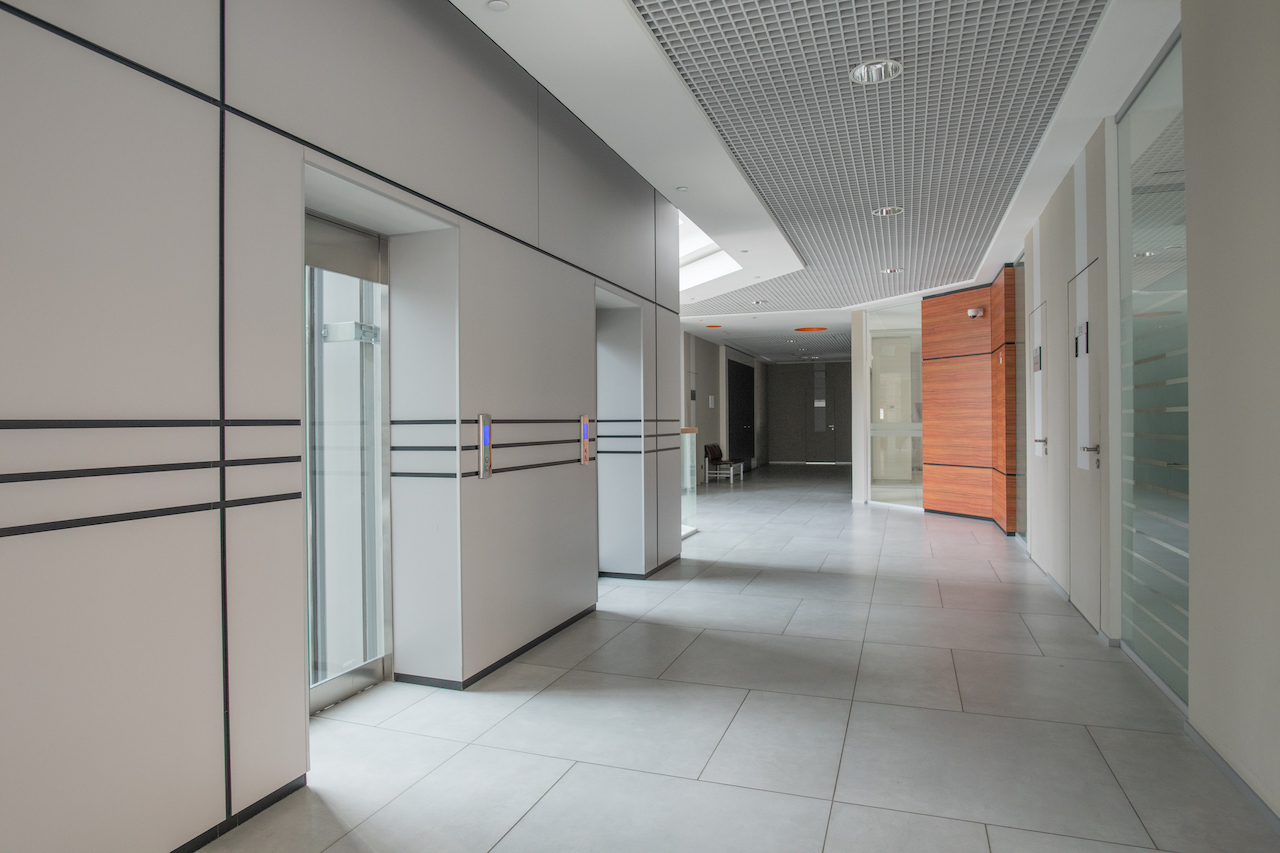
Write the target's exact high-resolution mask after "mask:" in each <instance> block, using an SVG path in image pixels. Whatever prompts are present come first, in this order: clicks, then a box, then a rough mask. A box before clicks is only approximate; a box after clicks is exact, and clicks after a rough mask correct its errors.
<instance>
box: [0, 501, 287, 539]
mask: <svg viewBox="0 0 1280 853" xmlns="http://www.w3.org/2000/svg"><path fill="white" fill-rule="evenodd" d="M301 498H302V492H288V493H285V494H281V495H263V496H261V497H256V498H236V499H235V500H229V501H211V502H209V503H203V504H187V505H186V506H167V507H163V508H161V509H144V510H138V511H137V512H118V513H114V514H112V515H95V516H90V517H88V518H68V519H65V520H63V521H42V522H40V523H38V524H19V525H17V526H15V527H0V537H4V536H23V535H26V534H28V533H46V532H48V531H51V530H69V529H71V528H74V527H92V526H94V525H98V524H114V523H116V522H119V521H137V520H139V519H143V518H162V517H164V516H166V515H185V514H187V513H191V512H207V511H209V510H215V509H217V510H222V509H234V508H235V507H241V506H253V505H255V504H266V503H275V502H277V501H295V500H300V499H301Z"/></svg>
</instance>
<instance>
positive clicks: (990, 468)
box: [923, 462, 996, 471]
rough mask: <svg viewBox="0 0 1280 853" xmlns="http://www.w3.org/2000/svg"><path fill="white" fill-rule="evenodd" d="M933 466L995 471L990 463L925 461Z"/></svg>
mask: <svg viewBox="0 0 1280 853" xmlns="http://www.w3.org/2000/svg"><path fill="white" fill-rule="evenodd" d="M923 464H925V465H928V466H929V467H931V468H977V469H979V470H981V471H994V470H996V469H994V468H992V467H991V466H990V465H953V464H952V463H950V462H925V463H923Z"/></svg>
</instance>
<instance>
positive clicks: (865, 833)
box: [823, 803, 988, 853]
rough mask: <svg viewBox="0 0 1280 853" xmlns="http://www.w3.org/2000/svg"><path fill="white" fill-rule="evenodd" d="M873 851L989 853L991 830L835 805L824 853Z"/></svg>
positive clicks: (853, 806) (934, 818) (965, 824)
mask: <svg viewBox="0 0 1280 853" xmlns="http://www.w3.org/2000/svg"><path fill="white" fill-rule="evenodd" d="M872 851H874V853H944V851H945V853H988V848H987V831H986V827H984V826H983V825H982V824H980V823H970V822H969V821H963V820H948V819H947V818H942V817H931V816H929V815H919V814H910V813H909V812H895V811H889V810H888V809H872V808H867V807H866V806H855V805H850V804H849V803H835V804H834V805H833V806H832V807H831V825H830V826H829V827H827V846H826V847H825V848H823V853H872Z"/></svg>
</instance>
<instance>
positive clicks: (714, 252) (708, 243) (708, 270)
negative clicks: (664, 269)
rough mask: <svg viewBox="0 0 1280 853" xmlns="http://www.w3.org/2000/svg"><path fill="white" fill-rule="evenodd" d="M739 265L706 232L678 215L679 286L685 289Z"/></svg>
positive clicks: (740, 265)
mask: <svg viewBox="0 0 1280 853" xmlns="http://www.w3.org/2000/svg"><path fill="white" fill-rule="evenodd" d="M740 269H742V264H740V263H738V262H737V261H735V260H734V259H733V258H732V257H731V256H730V255H729V253H728V252H726V251H725V250H724V249H721V248H720V246H719V245H717V244H716V241H715V240H712V239H711V238H710V237H708V236H707V233H706V232H705V231H703V230H702V229H701V228H699V227H698V226H697V225H694V224H693V221H692V220H691V219H689V217H687V216H685V215H684V214H683V213H681V214H680V289H681V290H688V289H689V288H690V287H695V286H696V285H699V284H704V283H706V282H708V281H713V280H714V279H717V278H720V276H722V275H728V274H729V273H731V272H737V271H738V270H740Z"/></svg>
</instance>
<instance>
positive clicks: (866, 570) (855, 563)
mask: <svg viewBox="0 0 1280 853" xmlns="http://www.w3.org/2000/svg"><path fill="white" fill-rule="evenodd" d="M879 562H880V557H879V555H878V552H874V551H871V552H867V553H848V552H839V553H831V552H828V553H827V558H826V559H825V560H823V561H822V566H821V567H820V569H819V571H823V572H843V573H844V574H850V575H870V576H873V577H874V576H875V574H876V567H877V565H878V564H879Z"/></svg>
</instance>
